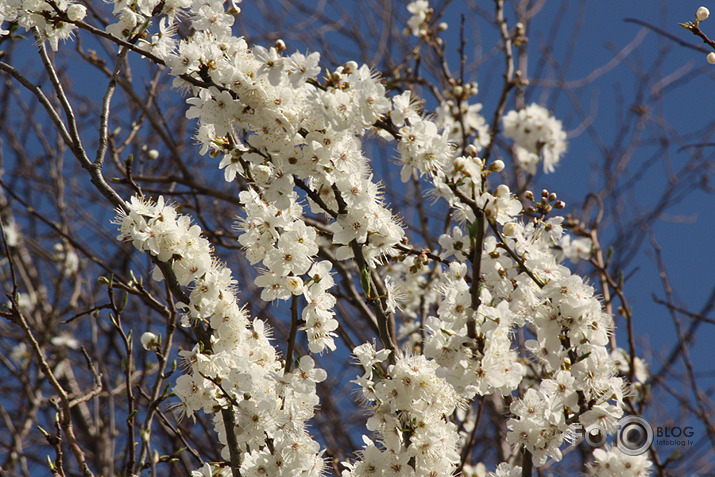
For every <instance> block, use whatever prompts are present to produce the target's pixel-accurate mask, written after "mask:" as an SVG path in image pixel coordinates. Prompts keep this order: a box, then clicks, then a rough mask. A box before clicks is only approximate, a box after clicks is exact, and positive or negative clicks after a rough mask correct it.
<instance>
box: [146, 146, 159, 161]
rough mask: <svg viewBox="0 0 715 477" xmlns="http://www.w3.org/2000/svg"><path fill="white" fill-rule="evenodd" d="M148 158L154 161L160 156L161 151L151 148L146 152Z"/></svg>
mask: <svg viewBox="0 0 715 477" xmlns="http://www.w3.org/2000/svg"><path fill="white" fill-rule="evenodd" d="M146 157H147V159H151V160H152V161H153V160H155V159H158V158H159V151H157V150H156V149H149V150H148V151H147V153H146Z"/></svg>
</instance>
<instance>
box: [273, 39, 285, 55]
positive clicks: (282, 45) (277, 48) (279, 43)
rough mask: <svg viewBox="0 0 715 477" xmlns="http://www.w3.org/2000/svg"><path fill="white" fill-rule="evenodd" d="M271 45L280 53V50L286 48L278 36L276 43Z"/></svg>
mask: <svg viewBox="0 0 715 477" xmlns="http://www.w3.org/2000/svg"><path fill="white" fill-rule="evenodd" d="M273 47H274V48H275V49H276V51H277V52H278V53H281V52H283V51H285V49H286V44H285V42H284V41H283V40H281V39H280V38H279V39H277V40H276V43H275V45H273Z"/></svg>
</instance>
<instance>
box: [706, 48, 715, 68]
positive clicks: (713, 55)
mask: <svg viewBox="0 0 715 477" xmlns="http://www.w3.org/2000/svg"><path fill="white" fill-rule="evenodd" d="M707 60H708V63H710V64H711V65H715V52H712V51H711V52H710V53H708V56H707Z"/></svg>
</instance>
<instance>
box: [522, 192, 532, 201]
mask: <svg viewBox="0 0 715 477" xmlns="http://www.w3.org/2000/svg"><path fill="white" fill-rule="evenodd" d="M524 198H526V200H531V201H533V200H534V193H533V192H531V191H530V190H527V191H526V192H524Z"/></svg>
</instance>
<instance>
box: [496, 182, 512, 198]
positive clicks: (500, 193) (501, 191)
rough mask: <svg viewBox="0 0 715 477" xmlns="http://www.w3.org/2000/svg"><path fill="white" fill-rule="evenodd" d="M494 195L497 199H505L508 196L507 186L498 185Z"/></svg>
mask: <svg viewBox="0 0 715 477" xmlns="http://www.w3.org/2000/svg"><path fill="white" fill-rule="evenodd" d="M494 195H495V196H497V197H507V196H508V195H509V186H508V185H506V184H499V185H498V186H497V190H496V191H494Z"/></svg>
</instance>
